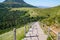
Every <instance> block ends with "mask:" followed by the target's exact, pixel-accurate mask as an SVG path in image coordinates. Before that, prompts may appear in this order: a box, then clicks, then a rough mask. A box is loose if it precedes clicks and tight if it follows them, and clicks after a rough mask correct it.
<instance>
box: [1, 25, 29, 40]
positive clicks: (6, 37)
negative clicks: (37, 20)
mask: <svg viewBox="0 0 60 40" xmlns="http://www.w3.org/2000/svg"><path fill="white" fill-rule="evenodd" d="M28 27H29V26H28V25H26V29H27V31H28ZM16 31H17V32H16V37H17V40H22V39H23V38H24V36H25V34H24V27H21V28H18V29H16ZM13 35H14V34H13V31H10V32H7V33H4V34H2V35H0V40H13V38H14V36H13Z"/></svg>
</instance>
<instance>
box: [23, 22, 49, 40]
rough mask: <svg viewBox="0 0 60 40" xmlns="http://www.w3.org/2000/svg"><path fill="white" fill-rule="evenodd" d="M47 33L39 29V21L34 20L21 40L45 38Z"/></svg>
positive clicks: (40, 39)
mask: <svg viewBox="0 0 60 40" xmlns="http://www.w3.org/2000/svg"><path fill="white" fill-rule="evenodd" d="M47 37H48V36H47V35H46V34H45V33H44V32H43V30H42V29H41V27H40V25H39V22H34V23H33V25H31V28H30V29H29V31H28V33H27V34H26V37H25V38H24V39H22V40H47Z"/></svg>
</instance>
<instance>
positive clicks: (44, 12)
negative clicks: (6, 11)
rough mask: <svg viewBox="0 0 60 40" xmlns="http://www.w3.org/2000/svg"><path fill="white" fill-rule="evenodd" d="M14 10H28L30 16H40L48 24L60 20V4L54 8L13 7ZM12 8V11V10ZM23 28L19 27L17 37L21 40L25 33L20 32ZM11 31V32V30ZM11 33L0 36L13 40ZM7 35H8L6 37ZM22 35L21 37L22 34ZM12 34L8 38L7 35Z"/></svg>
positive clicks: (3, 38)
mask: <svg viewBox="0 0 60 40" xmlns="http://www.w3.org/2000/svg"><path fill="white" fill-rule="evenodd" d="M12 10H23V11H28V14H30V17H37V16H39V17H40V20H42V22H43V23H45V24H47V22H49V25H51V24H53V23H54V22H55V21H57V22H59V21H60V6H59V7H54V8H48V9H38V8H12ZM12 10H11V11H12ZM56 14H57V15H56ZM23 28H24V27H21V28H20V29H17V30H18V31H17V35H18V36H17V39H18V40H20V39H21V37H22V36H23V35H24V34H22V35H21V34H20V32H23ZM10 33H11V32H10ZM10 33H6V34H2V35H3V36H2V37H0V38H1V39H0V40H5V39H6V40H8V39H10V40H12V38H13V36H12V35H13V33H11V35H9V34H10ZM5 35H7V36H6V37H5ZM19 35H20V36H21V37H20V36H19ZM8 36H10V37H9V38H8V39H7V37H8ZM23 37H24V36H23Z"/></svg>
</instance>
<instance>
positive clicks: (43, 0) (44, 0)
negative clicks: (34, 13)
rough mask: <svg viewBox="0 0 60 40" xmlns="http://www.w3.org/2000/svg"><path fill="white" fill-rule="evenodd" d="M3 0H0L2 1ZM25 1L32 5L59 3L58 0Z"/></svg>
mask: <svg viewBox="0 0 60 40" xmlns="http://www.w3.org/2000/svg"><path fill="white" fill-rule="evenodd" d="M3 1H4V0H0V2H3ZM24 1H25V2H26V3H28V4H31V5H34V6H47V7H53V6H57V5H60V0H24Z"/></svg>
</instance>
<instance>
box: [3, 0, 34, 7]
mask: <svg viewBox="0 0 60 40" xmlns="http://www.w3.org/2000/svg"><path fill="white" fill-rule="evenodd" d="M2 4H4V5H6V7H13V8H18V7H34V6H32V5H30V4H27V3H26V2H24V1H23V0H5V1H4V2H3V3H2Z"/></svg>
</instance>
